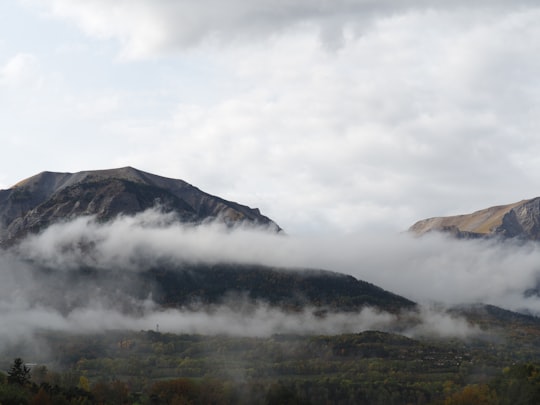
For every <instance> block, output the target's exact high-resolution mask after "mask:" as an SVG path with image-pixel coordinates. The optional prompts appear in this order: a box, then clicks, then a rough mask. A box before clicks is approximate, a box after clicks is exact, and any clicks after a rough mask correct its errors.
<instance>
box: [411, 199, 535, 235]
mask: <svg viewBox="0 0 540 405" xmlns="http://www.w3.org/2000/svg"><path fill="white" fill-rule="evenodd" d="M409 231H411V232H413V233H415V234H417V235H423V234H425V233H428V232H433V231H437V232H445V233H449V234H452V235H453V236H456V237H458V238H484V237H504V238H520V239H528V240H540V198H538V197H537V198H533V199H530V200H523V201H519V202H517V203H513V204H507V205H500V206H495V207H490V208H486V209H483V210H479V211H476V212H473V213H471V214H465V215H456V216H448V217H435V218H428V219H423V220H421V221H418V222H416V223H415V224H414V225H413V226H411V227H410V228H409Z"/></svg>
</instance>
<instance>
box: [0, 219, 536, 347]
mask: <svg viewBox="0 0 540 405" xmlns="http://www.w3.org/2000/svg"><path fill="white" fill-rule="evenodd" d="M539 259H540V248H539V246H538V245H537V244H533V243H526V244H521V245H517V244H514V243H511V242H509V243H505V244H501V243H497V242H495V241H457V240H450V239H447V238H445V237H443V236H441V235H431V236H428V237H424V238H420V239H417V238H413V237H411V236H410V235H404V234H402V235H388V234H386V235H382V234H381V235H350V236H349V237H347V238H324V239H322V238H318V239H315V238H310V239H306V238H295V237H291V236H284V235H277V234H275V233H272V232H269V231H268V230H265V229H258V228H253V227H243V226H239V227H237V228H233V229H231V228H226V227H224V226H223V225H220V224H216V223H209V224H206V225H203V226H198V227H193V226H186V225H185V224H180V223H178V222H175V221H174V220H173V218H172V217H171V215H170V214H163V213H161V212H159V211H157V210H149V211H146V212H144V213H142V214H139V215H136V216H133V217H127V216H126V217H119V218H118V219H116V220H114V221H112V222H109V223H105V224H103V223H98V222H96V221H95V220H94V219H93V218H91V217H88V218H78V219H76V220H74V221H71V222H66V223H61V224H56V225H53V226H51V227H49V228H47V229H46V230H45V231H44V232H43V233H41V234H39V235H34V236H29V237H28V238H27V239H25V240H24V241H22V242H21V243H20V244H19V245H18V246H17V247H16V248H14V249H13V250H9V251H4V252H3V254H2V256H1V260H0V281H1V282H0V297H1V299H0V307H1V309H2V311H0V313H1V314H2V315H0V320H1V321H2V324H9V325H12V327H10V328H7V329H6V330H5V331H4V332H3V337H4V338H5V339H10V340H16V339H17V336H20V335H24V333H28V331H36V330H40V329H52V330H59V331H88V332H95V331H100V330H110V329H118V328H126V329H134V330H140V329H153V328H155V326H156V325H157V324H159V325H160V326H159V327H160V330H162V331H167V332H182V333H210V334H212V333H228V334H233V335H247V336H268V335H270V334H272V333H320V334H334V333H345V332H360V331H363V330H369V329H378V330H387V331H394V332H399V333H403V334H406V335H410V336H418V335H439V336H440V335H443V336H454V337H460V338H462V337H467V336H471V335H478V334H480V330H479V329H478V328H476V327H474V326H471V325H470V324H468V323H467V322H466V321H465V320H464V319H461V318H458V317H455V316H452V315H450V314H448V313H446V312H445V310H442V309H433V307H431V306H430V303H432V302H438V303H442V304H443V305H445V306H452V305H459V304H467V303H478V302H483V303H489V304H494V305H499V306H502V307H505V308H509V309H517V310H526V311H529V312H533V313H539V312H540V298H539V297H538V296H534V295H533V296H529V297H525V295H524V291H525V290H527V289H529V288H532V287H535V286H536V283H537V280H538V276H539V274H540V273H539V268H538V262H539ZM163 260H166V261H167V262H168V263H174V262H177V263H186V262H192V263H223V262H225V263H244V264H263V265H268V266H278V267H286V268H288V270H283V271H299V270H295V269H298V268H319V269H321V268H322V269H329V270H334V271H339V272H343V273H348V274H352V275H354V276H355V277H357V278H359V279H362V280H365V281H369V282H372V283H374V284H377V285H379V286H381V287H383V288H385V289H387V290H390V291H392V292H394V293H398V294H401V295H404V296H406V297H407V298H410V299H413V300H417V301H418V302H420V303H421V304H422V305H421V310H420V312H418V313H408V314H407V313H404V314H400V315H395V314H389V313H384V312H378V311H374V310H372V309H370V308H364V309H363V310H361V311H360V312H358V313H329V314H327V316H323V317H321V316H319V315H316V314H315V312H314V311H313V309H310V308H307V309H305V310H304V311H303V312H300V313H288V312H283V311H282V310H280V309H276V308H273V307H270V306H268V305H267V304H266V303H264V302H248V301H246V302H245V303H244V304H242V306H241V307H240V309H239V307H238V302H235V304H234V305H228V304H227V303H225V305H213V306H210V307H201V308H200V309H199V310H193V309H189V310H188V309H187V308H186V309H182V308H178V309H167V310H163V309H160V308H158V307H157V306H156V304H154V303H153V301H152V297H151V296H148V297H146V298H141V299H135V298H133V297H132V296H130V295H129V293H128V291H129V289H130V285H129V280H130V279H132V278H133V277H131V276H130V273H131V274H133V272H138V271H142V270H143V269H146V268H148V266H149V265H152V263H158V262H160V261H163ZM86 267H92V268H102V269H107V268H114V269H116V270H115V271H119V272H122V273H123V274H122V277H120V278H119V279H118V280H119V281H118V283H117V284H116V285H111V286H109V288H108V289H104V288H103V287H102V286H101V287H100V286H99V285H97V284H96V285H95V286H94V285H92V282H91V279H90V282H88V281H85V282H83V283H79V284H73V283H72V284H68V283H67V282H66V280H68V279H69V277H70V274H73V272H74V271H75V270H76V269H80V268H86ZM41 268H49V269H54V270H55V271H57V272H58V274H56V275H55V277H54V278H49V279H46V278H44V277H41V278H40V277H36V272H35V271H36V269H37V270H38V271H39V269H41ZM43 280H49V281H47V282H43ZM126 280H127V282H126ZM68 285H69V286H71V287H69V288H68V287H67V286H68ZM62 289H64V290H62ZM70 289H72V290H70ZM50 296H53V297H57V299H58V300H59V301H58V302H63V303H66V302H68V303H71V306H70V307H69V309H68V310H62V309H58V308H59V307H61V305H58V306H55V305H53V304H54V302H55V301H54V300H51V299H50ZM127 308H129V310H127ZM430 308H431V309H430ZM404 319H405V320H406V321H405V322H404ZM407 320H408V321H407Z"/></svg>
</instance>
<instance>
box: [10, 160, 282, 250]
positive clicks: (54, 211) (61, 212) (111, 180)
mask: <svg viewBox="0 0 540 405" xmlns="http://www.w3.org/2000/svg"><path fill="white" fill-rule="evenodd" d="M156 205H159V206H160V207H161V208H162V209H163V210H164V211H166V212H174V213H176V214H177V216H178V218H179V219H180V220H181V221H183V222H189V223H200V222H203V221H207V220H211V219H219V220H221V221H224V222H225V223H227V224H234V223H239V222H242V221H246V222H250V223H254V224H259V225H268V226H271V227H274V228H275V229H276V230H278V231H279V230H280V228H279V226H278V225H277V224H275V223H274V222H273V221H272V220H271V219H269V218H268V217H266V216H264V215H262V214H261V213H260V212H259V210H258V209H254V208H250V207H247V206H245V205H241V204H238V203H236V202H231V201H227V200H224V199H222V198H219V197H216V196H213V195H210V194H207V193H205V192H203V191H201V190H199V189H198V188H196V187H194V186H192V185H191V184H188V183H186V182H185V181H183V180H176V179H170V178H166V177H161V176H157V175H154V174H150V173H146V172H143V171H140V170H137V169H134V168H132V167H123V168H120V169H111V170H95V171H82V172H77V173H55V172H42V173H39V174H37V175H35V176H32V177H30V178H28V179H26V180H23V181H21V182H19V183H17V184H15V185H14V186H13V187H11V188H9V189H7V190H0V243H3V244H8V243H12V242H14V241H16V240H18V239H20V238H22V237H24V236H25V235H27V234H28V233H35V232H39V231H40V230H42V229H44V228H46V227H47V226H49V225H50V224H52V223H55V222H58V221H65V220H68V219H70V218H75V217H78V216H82V215H95V216H96V217H97V218H98V219H99V220H103V221H105V220H108V219H111V218H114V217H115V216H117V215H119V214H124V215H133V214H136V213H138V212H142V211H144V210H146V209H148V208H152V207H154V206H156Z"/></svg>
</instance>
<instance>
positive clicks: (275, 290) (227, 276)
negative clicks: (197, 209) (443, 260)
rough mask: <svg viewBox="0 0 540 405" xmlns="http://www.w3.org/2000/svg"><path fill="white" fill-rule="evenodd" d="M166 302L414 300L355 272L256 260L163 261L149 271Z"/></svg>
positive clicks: (352, 305)
mask: <svg viewBox="0 0 540 405" xmlns="http://www.w3.org/2000/svg"><path fill="white" fill-rule="evenodd" d="M144 278H145V279H146V280H147V283H149V284H150V285H154V291H153V297H154V299H155V300H156V301H157V302H159V303H160V304H163V305H168V306H177V305H189V304H191V303H198V304H200V303H204V304H217V303H222V302H223V301H225V300H226V299H227V298H230V297H231V295H232V296H233V297H234V296H236V297H244V298H248V299H250V300H255V301H256V300H259V301H264V302H268V303H270V304H271V305H276V306H280V307H282V308H285V309H289V310H301V309H303V308H304V307H305V306H306V305H308V306H315V307H324V308H329V309H331V310H340V311H357V310H359V309H361V308H362V307H364V306H366V305H368V306H372V307H376V308H379V309H382V310H386V311H390V312H397V311H399V310H402V309H405V308H414V306H415V304H414V303H413V302H411V301H409V300H407V299H405V298H403V297H400V296H398V295H395V294H392V293H390V292H388V291H385V290H383V289H382V288H380V287H377V286H375V285H373V284H370V283H367V282H365V281H360V280H357V279H355V278H354V277H352V276H348V275H344V274H339V273H333V272H329V271H322V270H298V269H296V270H291V269H289V270H288V269H276V268H270V267H264V266H255V265H237V264H234V265H233V264H229V265H227V264H216V265H202V264H199V265H188V264H184V265H182V266H180V267H178V266H167V265H163V266H161V267H160V268H153V269H151V270H150V271H148V272H146V273H144Z"/></svg>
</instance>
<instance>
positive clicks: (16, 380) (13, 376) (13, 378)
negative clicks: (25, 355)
mask: <svg viewBox="0 0 540 405" xmlns="http://www.w3.org/2000/svg"><path fill="white" fill-rule="evenodd" d="M7 382H8V384H18V385H27V384H28V383H29V382H30V369H29V368H28V367H26V365H25V364H24V362H23V361H22V359H21V358H20V357H17V358H16V359H15V360H13V364H12V365H11V367H10V369H9V371H8V376H7Z"/></svg>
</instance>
